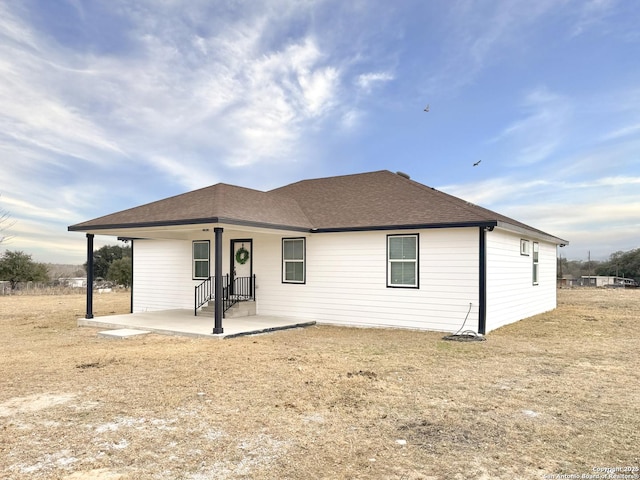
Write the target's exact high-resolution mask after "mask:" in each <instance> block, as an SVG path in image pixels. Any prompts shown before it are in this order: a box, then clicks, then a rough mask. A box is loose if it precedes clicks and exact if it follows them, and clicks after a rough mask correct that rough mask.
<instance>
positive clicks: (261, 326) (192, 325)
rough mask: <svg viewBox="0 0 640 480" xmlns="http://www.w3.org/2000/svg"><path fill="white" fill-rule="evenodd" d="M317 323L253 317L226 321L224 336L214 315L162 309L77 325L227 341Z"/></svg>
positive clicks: (223, 323)
mask: <svg viewBox="0 0 640 480" xmlns="http://www.w3.org/2000/svg"><path fill="white" fill-rule="evenodd" d="M315 323H316V322H315V321H309V320H303V319H300V318H294V317H274V316H266V315H252V316H249V317H237V318H225V319H223V321H222V328H223V330H224V333H221V334H213V333H212V332H213V326H214V319H213V316H197V317H196V316H194V315H193V310H162V311H155V312H141V313H129V314H125V315H106V316H103V317H94V318H91V319H87V318H79V319H78V323H77V324H78V326H79V327H98V328H105V329H133V330H144V331H148V332H152V333H160V334H164V335H180V336H189V337H207V338H218V339H225V338H233V337H239V336H242V335H257V334H261V333H268V332H274V331H277V330H284V329H289V328H301V327H307V326H310V325H315Z"/></svg>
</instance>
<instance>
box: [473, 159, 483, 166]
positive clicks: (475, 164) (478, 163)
mask: <svg viewBox="0 0 640 480" xmlns="http://www.w3.org/2000/svg"><path fill="white" fill-rule="evenodd" d="M481 161H482V160H478V161H477V162H476V163H474V164H473V166H474V167H477V166H478V165H480V162H481Z"/></svg>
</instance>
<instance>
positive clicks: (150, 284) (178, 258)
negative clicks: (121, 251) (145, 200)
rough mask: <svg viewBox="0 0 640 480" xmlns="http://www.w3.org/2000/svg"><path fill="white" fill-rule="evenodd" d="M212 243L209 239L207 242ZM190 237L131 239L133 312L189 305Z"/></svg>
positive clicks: (190, 286)
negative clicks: (178, 238) (181, 238)
mask: <svg viewBox="0 0 640 480" xmlns="http://www.w3.org/2000/svg"><path fill="white" fill-rule="evenodd" d="M211 243H213V242H211ZM191 248H192V247H191V241H176V240H134V244H133V272H134V274H133V313H137V312H145V311H152V310H171V309H177V308H193V289H194V285H195V284H196V283H199V281H194V280H192V271H191V270H192V266H191V262H192V258H191V255H192V253H191Z"/></svg>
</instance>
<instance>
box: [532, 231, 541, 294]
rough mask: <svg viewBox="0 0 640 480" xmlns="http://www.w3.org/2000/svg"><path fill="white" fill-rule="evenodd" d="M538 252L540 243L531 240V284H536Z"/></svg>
mask: <svg viewBox="0 0 640 480" xmlns="http://www.w3.org/2000/svg"><path fill="white" fill-rule="evenodd" d="M539 252H540V245H539V244H538V242H533V284H534V285H538V265H539V263H538V256H539Z"/></svg>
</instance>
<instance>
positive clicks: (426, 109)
mask: <svg viewBox="0 0 640 480" xmlns="http://www.w3.org/2000/svg"><path fill="white" fill-rule="evenodd" d="M424 111H425V112H428V111H429V105H428V104H427V106H426V107H424Z"/></svg>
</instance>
